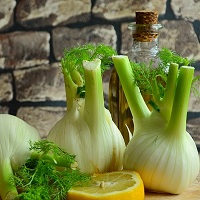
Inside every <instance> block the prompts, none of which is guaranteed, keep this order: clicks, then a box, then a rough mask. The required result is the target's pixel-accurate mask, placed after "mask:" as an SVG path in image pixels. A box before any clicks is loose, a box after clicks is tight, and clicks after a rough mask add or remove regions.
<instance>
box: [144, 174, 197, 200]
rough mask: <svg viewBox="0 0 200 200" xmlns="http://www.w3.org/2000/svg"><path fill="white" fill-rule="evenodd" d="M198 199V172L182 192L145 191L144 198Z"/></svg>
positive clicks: (146, 199) (168, 199) (153, 199)
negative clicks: (193, 180)
mask: <svg viewBox="0 0 200 200" xmlns="http://www.w3.org/2000/svg"><path fill="white" fill-rule="evenodd" d="M186 199H187V200H200V174H199V175H198V177H197V179H196V181H195V182H194V183H193V184H192V185H191V186H190V187H189V188H188V190H186V191H185V192H183V193H182V194H179V195H170V194H156V193H150V192H146V194H145V200H186Z"/></svg>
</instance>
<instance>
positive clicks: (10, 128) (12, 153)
mask: <svg viewBox="0 0 200 200" xmlns="http://www.w3.org/2000/svg"><path fill="white" fill-rule="evenodd" d="M38 140H40V136H39V133H38V131H37V130H36V129H35V128H34V127H33V126H31V125H29V124H28V123H26V122H25V121H23V120H21V119H20V118H18V117H16V116H13V115H9V114H0V166H1V168H0V196H1V198H2V199H3V200H4V199H14V197H15V196H16V195H17V194H18V192H17V189H16V187H15V185H14V183H13V182H12V180H11V177H12V175H13V171H15V170H17V169H18V168H19V167H21V166H22V165H23V164H24V163H25V161H26V160H27V159H28V158H29V157H30V154H31V153H30V150H29V147H30V141H32V142H35V141H38Z"/></svg>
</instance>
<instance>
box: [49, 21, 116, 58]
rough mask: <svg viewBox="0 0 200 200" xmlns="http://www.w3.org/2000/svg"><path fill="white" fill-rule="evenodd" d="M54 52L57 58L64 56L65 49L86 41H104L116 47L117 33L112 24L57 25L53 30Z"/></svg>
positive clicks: (94, 42) (95, 42)
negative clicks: (85, 25) (79, 26)
mask: <svg viewBox="0 0 200 200" xmlns="http://www.w3.org/2000/svg"><path fill="white" fill-rule="evenodd" d="M52 41H53V52H54V56H55V58H56V59H57V60H60V59H61V58H62V57H63V51H64V49H65V48H66V49H70V48H71V47H74V46H77V45H83V44H86V43H93V44H97V43H103V44H106V45H109V46H112V47H113V48H114V49H116V45H117V35H116V32H115V30H114V27H113V26H112V25H99V26H98V25H95V26H88V27H84V28H75V29H72V28H66V27H57V28H55V29H53V31H52Z"/></svg>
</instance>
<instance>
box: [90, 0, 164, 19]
mask: <svg viewBox="0 0 200 200" xmlns="http://www.w3.org/2000/svg"><path fill="white" fill-rule="evenodd" d="M138 10H157V11H158V13H159V14H164V13H165V10H166V0H156V1H149V0H140V1H138V0H124V1H121V0H116V1H113V0H97V1H95V4H94V7H93V9H92V13H93V14H94V16H96V17H100V18H103V19H107V20H119V19H120V20H121V19H124V18H133V17H135V11H138Z"/></svg>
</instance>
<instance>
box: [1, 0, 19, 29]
mask: <svg viewBox="0 0 200 200" xmlns="http://www.w3.org/2000/svg"><path fill="white" fill-rule="evenodd" d="M15 6H16V1H13V0H1V6H0V30H2V31H3V30H7V29H8V28H10V27H11V26H12V25H13V23H14V22H13V21H14V20H13V16H14V8H15Z"/></svg>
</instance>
